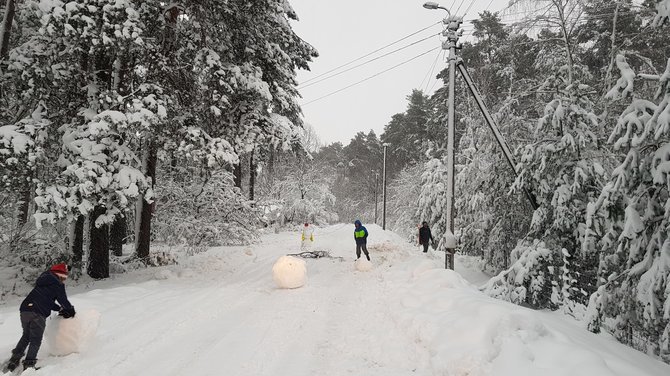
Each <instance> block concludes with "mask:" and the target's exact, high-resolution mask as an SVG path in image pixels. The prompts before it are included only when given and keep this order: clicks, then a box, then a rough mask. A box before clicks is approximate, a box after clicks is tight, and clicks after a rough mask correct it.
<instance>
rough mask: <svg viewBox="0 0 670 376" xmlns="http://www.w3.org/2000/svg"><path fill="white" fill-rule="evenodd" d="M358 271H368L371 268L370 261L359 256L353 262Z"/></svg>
mask: <svg viewBox="0 0 670 376" xmlns="http://www.w3.org/2000/svg"><path fill="white" fill-rule="evenodd" d="M354 264H355V266H356V270H358V271H359V272H369V271H370V270H372V263H371V262H370V261H368V260H366V259H364V258H359V259H358V260H356V262H355V263H354Z"/></svg>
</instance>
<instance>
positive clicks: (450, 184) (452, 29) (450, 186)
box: [423, 1, 463, 269]
mask: <svg viewBox="0 0 670 376" xmlns="http://www.w3.org/2000/svg"><path fill="white" fill-rule="evenodd" d="M423 7H424V8H426V9H444V10H445V11H447V14H449V17H448V18H445V19H444V20H443V21H442V22H443V23H444V24H445V25H446V29H445V30H444V32H443V33H442V35H444V36H445V37H447V40H446V41H445V42H444V43H443V44H442V48H443V49H449V100H448V110H447V111H448V114H447V121H448V125H447V229H448V231H450V232H451V233H452V234H453V233H454V180H455V179H454V171H455V170H454V129H455V125H454V123H455V121H456V119H455V117H454V111H455V110H454V107H455V106H454V96H455V94H456V42H458V36H459V35H458V33H457V31H458V29H459V28H460V25H461V22H463V20H462V19H460V18H458V17H454V16H452V15H451V13H450V12H449V9H447V8H445V7H443V6H440V5H439V4H438V3H435V2H432V1H429V2H427V3H425V4H423ZM453 251H454V250H453V249H447V251H446V252H445V253H446V255H445V260H444V264H445V268H447V269H454V258H453V257H454V254H453Z"/></svg>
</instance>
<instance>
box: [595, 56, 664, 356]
mask: <svg viewBox="0 0 670 376" xmlns="http://www.w3.org/2000/svg"><path fill="white" fill-rule="evenodd" d="M620 59H623V58H620ZM620 68H621V65H620ZM622 74H629V72H628V71H627V70H625V71H624V72H622ZM649 77H651V76H647V78H649ZM656 79H657V80H658V84H659V88H658V90H657V92H656V94H657V95H656V98H654V99H655V100H654V101H652V100H644V99H633V100H632V101H631V103H630V104H629V105H628V107H627V108H626V109H625V110H624V111H623V112H622V114H621V115H620V117H619V119H618V121H617V124H616V126H615V128H614V130H613V131H612V134H611V136H610V138H609V140H610V142H612V143H614V147H615V149H616V150H619V151H621V152H622V153H625V154H623V155H622V161H621V163H620V165H619V166H618V167H617V168H615V169H614V171H613V172H612V176H611V179H610V182H609V183H608V184H607V185H606V186H605V187H604V188H603V190H602V192H601V194H600V196H599V198H598V201H597V202H596V203H595V204H594V205H593V206H592V207H591V208H590V209H589V214H590V218H589V222H588V223H589V227H590V228H593V230H592V232H591V233H592V234H598V233H599V231H598V230H597V229H598V228H602V229H604V231H605V232H606V233H607V234H608V235H609V237H605V236H603V237H602V240H601V252H602V253H603V256H602V261H601V265H600V268H599V271H600V277H601V279H602V281H603V282H604V283H603V284H602V286H600V288H599V289H598V291H597V293H596V294H594V296H593V297H592V299H591V302H590V307H589V312H590V315H589V319H590V323H589V328H590V329H591V330H594V331H598V330H600V326H601V325H602V323H603V322H605V319H606V318H611V319H613V320H614V323H615V325H614V326H613V327H611V326H610V328H609V329H610V330H612V331H613V334H614V335H615V336H616V337H617V338H619V339H621V340H623V341H624V342H627V343H631V339H630V338H629V332H630V331H633V332H639V333H645V336H647V337H649V339H650V342H648V343H646V344H645V345H644V346H641V345H639V344H638V345H637V346H636V347H638V348H641V349H642V350H646V351H650V352H653V353H655V354H658V355H660V356H661V357H662V358H663V359H664V360H666V361H668V360H669V359H670V295H669V292H670V283H669V279H670V238H669V237H668V227H669V226H670V193H669V190H670V85H669V84H670V59H669V60H668V63H667V65H666V70H665V72H664V73H663V74H662V75H660V76H656ZM624 90H627V89H626V88H623V87H621V85H617V87H615V88H614V89H613V91H619V92H622V91H624ZM612 97H614V98H617V97H619V96H617V95H614V96H612ZM623 208H625V209H623ZM601 231H602V230H601ZM617 235H618V237H617V238H615V237H616V236H617ZM624 328H628V329H624Z"/></svg>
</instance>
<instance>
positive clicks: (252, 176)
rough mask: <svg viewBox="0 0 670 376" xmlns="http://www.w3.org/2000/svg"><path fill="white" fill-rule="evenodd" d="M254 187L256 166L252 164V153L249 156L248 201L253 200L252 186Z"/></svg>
mask: <svg viewBox="0 0 670 376" xmlns="http://www.w3.org/2000/svg"><path fill="white" fill-rule="evenodd" d="M255 185H256V165H255V164H254V152H253V151H251V154H250V155H249V200H252V201H253V199H254V186H255Z"/></svg>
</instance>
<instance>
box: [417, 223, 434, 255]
mask: <svg viewBox="0 0 670 376" xmlns="http://www.w3.org/2000/svg"><path fill="white" fill-rule="evenodd" d="M432 241H433V234H431V233H430V228H429V227H428V222H425V221H424V222H423V223H422V224H421V227H420V228H419V244H421V245H423V253H426V252H428V246H429V245H430V243H431V242H432Z"/></svg>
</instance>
